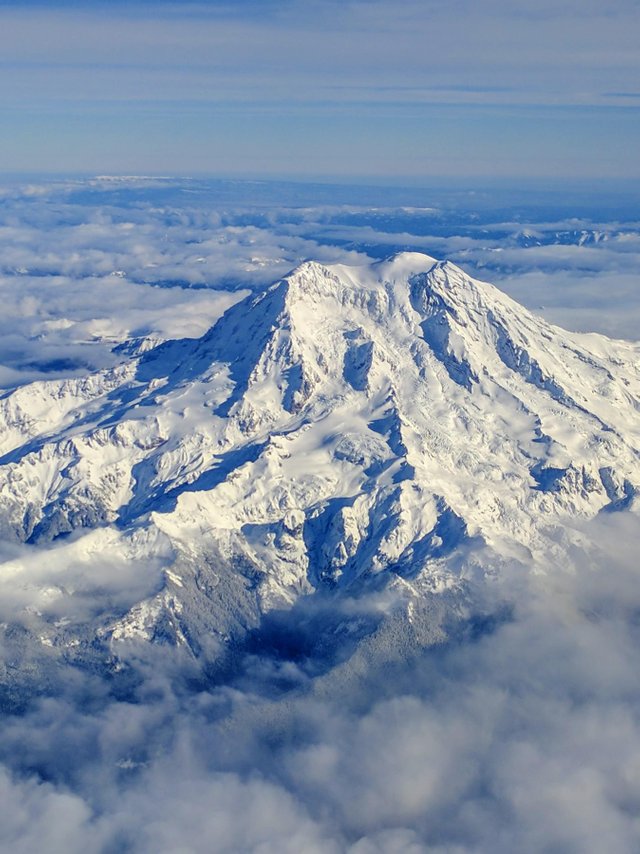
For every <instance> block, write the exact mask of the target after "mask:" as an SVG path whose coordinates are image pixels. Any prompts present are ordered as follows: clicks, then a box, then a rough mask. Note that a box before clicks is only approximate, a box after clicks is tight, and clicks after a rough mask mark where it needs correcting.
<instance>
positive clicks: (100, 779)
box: [0, 513, 640, 854]
mask: <svg viewBox="0 0 640 854" xmlns="http://www.w3.org/2000/svg"><path fill="white" fill-rule="evenodd" d="M639 533H640V527H639V522H638V518H637V515H635V514H633V513H621V514H618V515H610V516H607V517H606V518H602V519H599V520H596V521H595V522H594V523H591V524H589V525H587V526H584V527H583V528H582V530H581V531H580V534H581V537H582V541H583V544H584V543H588V544H589V545H588V547H587V548H586V549H585V548H584V545H583V546H581V547H580V548H578V547H576V552H575V558H576V564H577V566H578V569H577V570H571V571H569V570H564V569H563V568H561V567H549V568H548V571H547V572H546V573H544V574H537V575H536V574H534V575H528V574H526V573H525V574H524V575H523V568H522V567H519V568H518V569H516V568H514V569H513V572H506V573H504V574H503V575H501V576H500V577H499V578H494V579H493V580H492V581H490V582H488V584H489V588H488V589H485V590H483V591H482V597H481V599H482V605H481V611H480V612H478V613H477V614H476V613H474V609H473V607H472V608H471V612H470V615H469V618H468V619H463V620H461V621H459V622H458V623H457V624H454V625H452V626H451V628H450V629H449V637H448V638H447V639H446V640H444V641H441V642H439V643H437V644H436V645H432V646H427V647H424V646H420V645H415V646H413V647H411V646H410V645H409V646H407V645H406V644H405V645H404V647H403V648H402V651H401V653H398V650H397V649H396V648H395V647H394V644H393V643H390V641H393V640H394V638H395V640H396V641H397V635H394V634H393V631H392V630H391V629H388V630H387V629H385V630H382V631H380V632H378V634H377V635H374V640H373V641H372V640H371V638H369V640H367V641H365V642H364V643H363V645H361V646H360V647H359V648H358V649H356V651H355V652H354V654H353V655H352V656H351V657H350V658H348V659H347V660H346V661H343V662H342V663H341V664H338V665H335V666H334V667H332V668H330V669H329V670H328V671H325V672H324V673H320V675H316V676H314V677H313V678H311V679H308V680H306V681H305V682H300V681H298V682H297V683H296V687H294V688H292V689H281V690H280V692H279V693H278V692H276V694H274V690H273V688H274V686H273V679H272V675H271V676H270V675H268V674H273V669H272V668H270V667H269V666H268V665H269V662H268V661H267V658H268V655H267V654H266V653H265V652H264V651H263V652H262V653H260V652H258V653H257V655H258V656H260V655H262V656H265V655H266V656H267V658H265V660H264V662H263V663H264V667H263V668H262V670H259V669H256V663H255V656H256V652H255V650H254V651H252V652H251V655H250V656H249V658H247V659H246V660H245V661H244V662H243V661H242V660H240V661H239V669H238V671H237V672H236V675H235V676H232V677H231V679H230V681H226V682H223V683H220V682H218V684H217V685H212V686H210V687H209V688H208V689H207V690H205V691H201V690H199V691H195V692H193V691H191V692H187V693H186V694H185V693H184V689H183V690H182V692H181V691H177V690H176V684H175V683H172V681H171V679H170V678H169V677H167V678H166V679H163V678H162V676H161V674H159V673H158V672H156V673H155V674H154V675H153V677H151V676H150V677H149V681H148V683H147V684H142V685H139V686H138V688H137V689H136V690H137V694H136V696H135V697H129V698H128V699H127V700H126V701H124V700H118V699H117V698H115V697H114V696H113V695H110V692H109V688H108V686H105V685H104V684H103V683H102V682H101V681H100V680H99V679H97V678H96V677H93V678H92V677H87V678H86V679H82V680H79V679H78V678H70V677H69V674H68V673H63V674H62V675H61V684H60V686H59V692H58V696H56V697H48V698H44V699H41V700H39V701H37V702H33V703H31V705H30V707H29V708H28V709H27V710H26V711H25V712H24V713H23V714H22V715H14V716H9V717H8V718H6V720H5V725H4V727H3V732H2V734H1V735H0V755H1V756H2V759H3V761H4V762H5V766H6V767H5V770H4V772H3V776H2V778H1V779H0V783H1V785H2V787H3V789H4V792H5V797H4V798H3V809H4V810H5V811H6V820H5V821H4V822H3V824H2V831H1V832H0V833H1V834H2V838H3V841H4V844H9V843H11V844H12V845H13V844H14V842H15V843H16V844H18V845H22V846H23V847H22V848H20V847H18V848H15V849H12V850H25V851H26V850H29V848H30V847H31V850H33V847H42V845H43V844H44V839H45V837H46V838H47V839H48V840H49V841H48V843H47V850H51V851H58V850H60V851H62V850H65V851H69V850H71V851H75V850H78V851H80V850H84V851H110V850H118V848H120V850H122V849H123V848H124V849H126V850H131V851H136V852H145V854H146V852H149V853H150V852H153V851H189V852H205V851H209V852H210V851H215V852H224V851H237V850H243V851H267V852H270V851H273V852H277V851H291V852H294V851H295V852H297V851H305V852H306V851H310V852H316V851H317V852H323V854H324V852H327V854H328V852H341V851H350V852H353V853H354V854H356V853H357V854H363V852H367V854H368V852H377V851H388V850H394V851H399V852H418V851H420V852H421V851H433V852H444V851H448V852H450V851H456V852H460V854H462V852H472V851H473V852H475V851H495V852H505V854H506V852H511V851H514V850H518V851H541V850H570V851H574V850H575V851H581V852H582V851H584V852H594V854H596V852H601V851H603V850H608V851H631V850H635V849H636V848H637V847H638V843H639V842H640V822H639V821H638V818H637V815H638V803H639V801H640V785H639V783H638V772H639V766H638V759H637V757H638V755H639V753H640V715H639V714H638V708H640V704H639V700H640V681H639V680H638V675H637V672H636V670H637V668H636V667H635V661H636V659H637V652H638V644H639V642H640V635H639V633H638V622H637V614H638V613H639V612H640V594H639V593H638V587H637V583H636V574H637V569H636V564H635V558H634V554H633V552H634V548H633V544H634V543H637V540H638V534H639ZM620 542H627V543H629V544H630V546H629V548H628V549H627V550H626V551H624V550H622V551H621V550H620V549H619V547H618V546H619V543H620ZM594 544H597V545H594ZM487 559H488V558H487ZM481 599H480V598H479V599H478V600H477V603H478V607H480V605H479V603H480V601H481ZM488 604H489V605H490V607H489V609H487V605H488ZM505 604H508V605H509V608H505ZM480 616H481V619H480V618H479V617H480ZM387 631H388V632H389V633H388V634H385V632H387ZM270 654H271V655H272V654H273V651H271V653H270ZM160 662H161V659H158V662H157V664H159V663H160ZM281 664H283V662H281ZM315 664H316V665H317V664H318V662H315ZM312 665H313V662H310V661H306V662H304V661H303V662H298V664H297V665H294V664H293V663H291V666H296V667H300V666H302V667H303V669H304V668H307V670H308V671H309V672H311V670H312V669H313V667H312ZM245 668H249V669H250V672H251V674H252V676H251V679H249V680H247V679H245V678H244V677H243V670H244V669H245ZM259 673H261V674H262V675H261V676H260V675H257V674H259ZM18 747H20V749H18ZM50 825H51V829H50ZM47 834H48V835H47ZM56 846H57V847H56Z"/></svg>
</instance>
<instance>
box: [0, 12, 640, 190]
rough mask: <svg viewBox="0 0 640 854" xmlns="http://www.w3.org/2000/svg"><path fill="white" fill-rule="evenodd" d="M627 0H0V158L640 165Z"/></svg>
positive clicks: (207, 169)
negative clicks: (607, 3) (608, 1)
mask: <svg viewBox="0 0 640 854" xmlns="http://www.w3.org/2000/svg"><path fill="white" fill-rule="evenodd" d="M638 43H640V8H639V6H638V4H637V3H636V2H635V0H616V3H615V4H614V7H613V8H610V7H604V4H601V3H596V2H593V0H583V2H580V3H578V2H576V0H566V2H562V3H559V4H558V3H552V2H550V0H539V2H532V0H523V2H519V3H517V4H511V3H507V2H505V0H480V2H478V0H476V2H473V0H450V1H449V2H440V0H405V2H395V3H394V2H390V0H364V2H349V1H348V2H341V3H338V2H334V0H315V1H314V0H306V2H300V0H289V2H284V0H267V2H264V1H263V2H259V3H256V2H251V0H245V1H244V2H236V3H233V4H226V3H219V2H210V3H194V4H188V3H181V4H163V3H152V2H145V3H140V2H138V3H127V2H110V3H95V2H93V3H92V2H83V3H79V2H67V3H56V2H48V3H47V2H28V0H27V2H24V0H23V2H20V3H19V4H17V3H7V2H0V57H1V61H0V109H1V110H2V115H3V120H2V125H1V126H0V127H1V131H0V164H1V165H0V171H3V172H91V173H93V172H109V173H111V172H114V173H131V172H134V173H153V174H158V173H163V174H203V173H206V174H214V175H238V176H245V175H261V176H262V175H264V176H292V177H340V178H345V179H346V178H354V179H358V178H365V177H366V178H369V177H373V178H390V179H397V180H400V179H402V178H418V179H428V178H433V177H453V176H458V177H467V176H473V177H477V178H480V179H483V180H489V179H493V178H499V179H515V180H521V179H525V178H534V179H535V178H548V179H558V180H559V179H564V178H586V177H599V178H611V179H613V178H615V179H628V178H639V177H640V164H639V162H638V157H637V151H638V150H639V149H640V52H639V51H638V49H637V45H638Z"/></svg>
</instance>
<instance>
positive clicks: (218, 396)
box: [0, 253, 640, 656]
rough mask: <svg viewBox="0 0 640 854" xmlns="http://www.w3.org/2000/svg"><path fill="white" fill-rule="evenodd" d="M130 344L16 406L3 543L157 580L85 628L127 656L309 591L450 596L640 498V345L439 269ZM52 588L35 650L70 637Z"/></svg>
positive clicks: (372, 269) (2, 504)
mask: <svg viewBox="0 0 640 854" xmlns="http://www.w3.org/2000/svg"><path fill="white" fill-rule="evenodd" d="M132 353H133V355H130V356H128V357H126V361H124V362H123V363H121V364H120V365H119V366H118V367H117V368H115V369H113V370H110V371H108V372H103V373H99V374H95V375H91V376H87V377H86V378H83V379H72V380H64V381H55V382H39V383H34V384H32V385H28V386H24V387H21V388H19V389H17V390H16V391H14V392H12V393H9V394H7V395H6V396H5V397H4V398H3V399H2V400H1V401H0V423H1V424H2V429H1V431H0V436H1V439H2V447H1V448H0V453H1V454H2V457H1V458H0V527H1V535H2V537H3V538H4V539H13V540H15V541H24V542H27V543H31V544H38V545H39V546H40V548H39V549H37V550H36V551H34V554H37V555H38V556H39V558H38V559H39V560H42V559H43V555H44V556H45V557H46V555H47V554H51V555H55V556H56V560H57V561H58V563H60V561H61V560H62V561H63V562H64V560H67V561H68V562H69V564H72V563H73V562H74V561H75V563H76V564H78V562H80V563H82V564H83V566H85V572H86V574H90V573H91V558H90V557H87V555H91V554H95V553H102V554H104V553H109V554H112V555H114V556H117V555H120V557H121V559H122V560H134V559H138V560H140V559H144V558H145V557H149V558H151V557H153V559H154V560H157V561H160V564H161V566H162V567H163V569H162V571H161V572H160V573H159V575H158V576H157V578H156V579H155V581H154V583H153V585H152V589H151V590H147V591H146V593H145V595H143V596H142V597H141V599H140V601H133V600H132V599H131V597H129V599H128V600H127V601H118V600H117V597H116V598H115V601H116V604H114V598H113V597H111V599H110V600H109V602H110V605H109V606H108V607H107V606H106V605H105V609H104V611H103V612H101V613H98V614H97V615H96V614H95V613H94V614H92V615H91V620H93V621H94V622H93V624H92V625H94V629H93V630H94V631H95V632H96V633H97V635H98V636H99V637H100V638H102V640H103V642H104V643H107V644H111V645H112V647H113V645H117V643H118V642H119V641H122V640H125V639H130V638H136V637H141V638H150V639H155V640H164V641H169V642H171V643H177V644H178V645H182V646H184V647H186V648H187V649H190V650H191V651H193V652H194V653H195V654H196V655H200V654H203V653H204V654H206V655H213V656H215V655H216V654H217V653H218V651H219V650H220V649H222V648H223V647H224V646H225V644H227V643H228V642H229V640H230V639H233V638H234V637H237V636H239V635H240V634H242V632H244V631H246V629H247V628H250V627H252V626H254V625H256V624H257V622H258V621H259V619H260V615H261V614H262V613H264V612H265V611H266V610H269V609H273V608H279V607H287V606H288V605H289V604H291V603H292V602H294V601H295V600H296V599H297V598H298V597H299V596H300V595H301V594H306V593H311V592H313V591H316V590H327V591H341V590H348V591H349V592H351V593H355V592H357V591H359V590H362V589H369V588H371V589H380V588H382V587H388V586H389V585H400V586H402V587H403V588H405V589H407V590H409V591H411V592H412V594H415V595H416V596H418V595H421V594H422V593H423V592H424V591H426V590H429V591H435V592H437V591H441V590H446V589H448V588H452V587H455V586H456V584H458V579H457V577H456V576H455V572H454V571H453V570H452V568H451V566H452V565H453V564H452V563H451V561H450V560H449V558H450V556H451V555H453V554H456V553H459V552H461V551H462V552H464V550H465V549H468V547H469V546H470V545H473V544H484V545H485V546H486V547H487V548H488V549H490V550H491V551H492V552H493V553H495V554H496V555H498V556H501V557H502V558H503V559H522V560H527V561H530V560H533V561H534V562H536V561H537V562H538V563H539V564H540V565H541V566H542V565H543V564H544V562H545V561H548V560H549V559H550V556H552V555H554V554H556V555H557V548H558V545H557V541H556V539H554V537H551V536H550V535H549V531H551V530H552V529H553V527H554V525H555V526H558V525H561V524H562V522H563V520H565V519H567V518H568V517H569V518H574V517H591V516H594V515H595V514H597V513H598V512H600V511H602V510H615V509H619V508H624V507H627V506H631V505H633V501H634V496H635V493H636V489H637V488H638V487H640V460H639V456H638V451H639V449H640V362H639V356H640V349H639V347H638V345H637V344H631V343H627V342H622V341H611V340H608V339H606V338H604V337H602V336H600V335H595V334H594V335H577V334H572V333H568V332H565V331H563V330H561V329H559V328H557V327H553V326H550V325H549V324H547V323H545V322H544V321H543V320H541V319H539V318H538V317H535V316H534V315H532V314H530V313H529V312H528V311H526V310H525V309H524V308H522V307H521V306H520V305H518V304H517V303H515V302H513V300H511V299H509V298H508V297H507V296H505V295H504V294H503V293H501V292H500V291H498V290H497V289H496V288H494V287H492V286H491V285H489V284H485V283H483V282H479V281H475V280H473V279H470V278H469V277H468V276H466V275H465V274H464V273H463V272H462V271H461V270H460V269H458V268H457V267H455V266H453V265H452V264H450V263H446V262H445V263H440V262H436V261H435V260H434V259H432V258H429V257H428V256H426V255H421V254H410V253H405V254H401V255H399V256H397V257H395V258H394V259H392V260H390V261H386V262H382V263H376V264H372V265H371V266H366V267H345V266H337V265H336V266H331V267H327V266H322V265H320V264H317V263H314V262H309V263H305V264H303V265H302V266H301V267H299V268H298V269H296V270H295V271H293V272H292V273H291V274H290V275H289V276H287V277H286V278H285V279H283V280H282V281H280V282H278V283H277V284H275V285H273V286H272V287H271V288H270V289H268V290H267V291H265V292H263V293H260V294H259V295H257V296H255V295H254V296H251V297H249V298H248V299H246V300H245V301H243V302H241V303H239V304H237V305H235V306H234V307H232V308H231V309H230V310H228V311H227V313H226V314H225V315H224V316H223V317H222V318H221V319H220V320H219V321H218V323H217V324H216V325H215V326H214V327H213V328H212V329H211V330H210V331H209V332H208V333H207V334H206V335H205V336H204V337H202V338H200V339H197V340H193V339H185V340H181V341H168V342H165V343H162V344H160V345H159V346H155V347H152V348H151V349H146V350H145V347H144V346H141V347H138V348H133V349H132ZM83 529H84V534H83V535H81V534H80V533H79V532H81V531H82V530H83ZM87 529H91V530H87ZM74 532H75V533H74ZM70 533H73V536H72V537H70V538H67V539H66V540H64V541H60V542H61V543H63V545H59V544H58V543H57V542H56V543H51V541H54V540H56V541H57V540H58V538H60V537H61V535H67V534H70ZM47 543H51V544H50V545H49V546H47V551H45V552H43V551H42V550H41V548H42V547H43V544H47ZM554 550H556V551H554ZM32 551H33V550H32ZM61 555H66V558H63V557H61ZM114 559H115V558H114ZM33 560H34V558H33V557H24V556H23V555H22V552H21V553H20V555H19V556H18V557H16V558H15V559H14V560H13V561H11V562H9V563H7V564H5V567H4V571H5V577H9V576H10V577H12V578H15V579H16V584H19V583H20V579H21V578H22V579H24V580H25V581H24V583H27V581H26V579H27V577H28V570H29V566H31V565H32V564H33ZM56 578H57V579H59V575H57V576H56ZM29 583H32V582H31V581H30V582H29ZM38 583H40V584H41V585H42V589H43V591H46V595H45V593H44V592H43V606H42V613H41V615H40V616H42V615H44V617H43V619H44V620H45V623H46V625H47V628H46V631H44V634H43V635H42V643H44V644H45V645H48V646H49V647H55V646H56V645H64V644H65V643H71V642H72V640H70V639H72V638H73V637H76V635H77V631H76V629H74V627H73V626H71V627H70V626H69V621H66V622H65V621H64V620H61V619H60V612H59V610H56V608H55V607H54V606H53V605H52V604H51V603H52V602H53V603H55V602H56V601H58V600H59V599H61V598H64V597H65V596H69V595H73V592H74V589H72V588H70V587H69V586H68V585H62V584H61V583H60V582H59V580H58V581H56V582H55V583H52V582H51V581H49V582H47V580H46V578H45V577H42V578H40V581H39V582H38ZM134 599H135V597H134ZM48 614H50V619H48V622H47V615H48ZM54 618H55V619H54ZM86 619H89V617H86ZM40 631H42V629H40ZM74 631H76V635H74ZM74 642H75V641H74Z"/></svg>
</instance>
